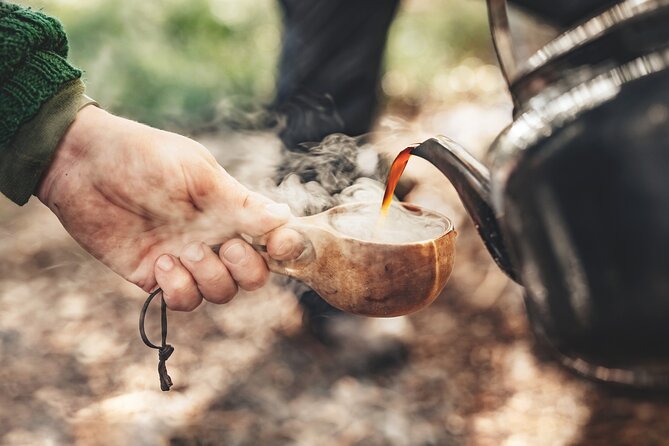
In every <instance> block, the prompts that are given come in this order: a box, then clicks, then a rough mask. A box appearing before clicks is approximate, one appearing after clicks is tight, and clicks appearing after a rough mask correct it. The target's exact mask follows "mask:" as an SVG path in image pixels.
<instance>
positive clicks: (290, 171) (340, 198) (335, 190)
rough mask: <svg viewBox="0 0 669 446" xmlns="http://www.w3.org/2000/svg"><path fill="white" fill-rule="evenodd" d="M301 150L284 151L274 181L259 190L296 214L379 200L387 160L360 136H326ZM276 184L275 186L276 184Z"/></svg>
mask: <svg viewBox="0 0 669 446" xmlns="http://www.w3.org/2000/svg"><path fill="white" fill-rule="evenodd" d="M304 149H305V151H304V152H291V151H287V150H285V151H284V152H283V153H282V160H281V161H280V164H279V166H278V168H277V173H276V176H275V178H274V184H272V182H271V181H270V180H268V181H266V182H265V183H264V185H262V186H261V192H263V193H264V194H266V195H267V196H269V197H270V198H272V199H274V200H276V201H279V202H282V203H286V204H288V206H290V208H291V210H292V211H293V213H294V214H295V215H298V216H304V215H312V214H316V213H319V212H322V211H325V210H327V209H329V208H331V207H334V206H337V205H339V204H343V203H352V202H360V201H378V203H379V205H380V203H381V198H382V197H383V190H384V187H385V186H384V184H385V183H384V181H385V176H386V173H387V172H388V164H389V163H388V161H387V160H385V159H383V158H381V157H380V155H379V154H378V153H377V152H376V150H374V148H373V146H372V145H371V144H370V143H364V142H362V138H352V137H349V136H346V135H342V134H332V135H329V136H327V137H326V138H325V139H324V140H323V141H322V142H320V143H318V144H309V145H305V146H304ZM276 184H278V185H276Z"/></svg>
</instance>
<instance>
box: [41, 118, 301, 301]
mask: <svg viewBox="0 0 669 446" xmlns="http://www.w3.org/2000/svg"><path fill="white" fill-rule="evenodd" d="M37 196H38V198H39V199H40V200H41V201H42V202H43V203H44V204H46V205H47V206H48V207H49V208H50V209H51V210H52V211H53V212H54V213H55V214H56V216H58V218H59V219H60V221H61V222H62V224H63V226H64V227H65V229H66V230H67V231H68V232H69V233H70V234H71V235H72V237H73V238H74V239H75V240H76V241H77V242H78V243H79V244H80V245H81V246H82V247H83V248H84V249H86V250H87V251H88V252H90V253H91V254H92V255H93V256H95V257H96V258H98V259H99V260H100V261H102V263H104V264H105V265H107V266H108V267H110V268H111V269H112V270H114V271H116V272H117V273H118V274H120V275H121V276H123V277H124V278H126V279H127V280H129V281H130V282H132V283H134V284H136V285H138V286H140V287H141V288H143V289H144V290H145V291H147V292H148V291H151V290H153V289H155V288H156V287H157V286H160V287H161V288H162V289H163V295H164V297H165V301H166V303H167V305H168V307H169V308H171V309H173V310H183V311H190V310H193V309H194V308H196V307H197V306H198V305H199V304H200V302H201V301H202V299H203V298H204V299H206V300H208V301H210V302H214V303H226V302H228V301H229V300H230V299H232V297H233V296H234V295H235V294H236V292H237V289H238V287H239V288H242V289H245V290H249V291H251V290H254V289H257V288H259V287H261V286H262V285H263V284H264V283H265V282H266V281H267V278H268V274H269V272H268V269H267V265H266V264H265V261H264V260H263V259H262V257H261V256H260V255H259V254H258V253H257V252H256V251H255V250H254V249H253V248H252V247H251V246H250V245H249V244H247V243H246V242H245V241H244V240H243V239H242V238H240V237H239V234H241V233H244V234H247V235H250V236H260V235H263V234H266V233H268V232H270V231H272V230H274V229H276V228H278V227H279V226H281V225H283V224H284V223H286V222H287V221H288V220H289V219H290V218H291V214H290V210H289V208H288V207H287V206H286V205H283V204H278V203H275V202H272V201H271V200H269V199H267V198H265V197H263V196H262V195H259V194H257V193H254V192H251V191H249V190H248V189H246V188H245V187H244V186H242V185H241V184H240V183H239V182H237V181H236V180H235V179H234V178H232V177H231V176H230V175H229V174H228V173H227V172H226V171H225V170H224V169H223V168H222V167H221V166H220V165H219V164H218V163H217V162H216V160H215V159H214V157H213V156H212V155H211V154H210V153H209V152H208V151H207V150H206V149H205V148H204V147H203V146H201V145H200V144H198V143H196V142H195V141H193V140H190V139H188V138H185V137H183V136H180V135H177V134H174V133H169V132H165V131H162V130H157V129H154V128H151V127H148V126H145V125H142V124H139V123H136V122H133V121H129V120H127V119H123V118H120V117H117V116H114V115H111V114H109V113H107V112H106V111H104V110H101V109H99V108H97V107H94V106H88V107H85V108H83V109H82V110H81V111H79V113H78V114H77V118H76V119H75V121H74V122H73V123H72V125H71V126H70V128H69V129H68V131H67V133H66V134H65V136H64V137H63V138H62V140H61V141H60V144H59V146H58V148H57V149H56V152H55V155H54V159H53V160H52V163H51V165H50V167H49V169H48V170H47V172H46V173H45V175H44V177H43V179H42V183H41V184H40V187H39V189H38V192H37ZM219 244H220V245H221V246H220V250H219V253H218V254H217V253H215V252H214V251H213V250H212V248H211V247H210V246H215V245H219ZM267 247H268V253H269V254H270V255H271V256H272V257H274V258H276V259H278V260H286V259H291V258H294V257H296V256H297V255H299V253H300V252H301V243H300V239H299V236H298V234H297V233H296V232H294V231H292V230H289V229H283V228H280V229H277V230H276V231H274V232H272V233H271V234H270V236H269V238H268V244H267Z"/></svg>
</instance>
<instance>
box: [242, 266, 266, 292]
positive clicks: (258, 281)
mask: <svg viewBox="0 0 669 446" xmlns="http://www.w3.org/2000/svg"><path fill="white" fill-rule="evenodd" d="M268 276H269V273H268V272H267V271H262V270H261V271H259V272H257V273H255V274H253V275H252V276H250V277H249V278H247V279H246V280H245V281H244V284H243V285H242V284H241V283H240V286H241V287H242V288H244V289H245V290H246V291H255V290H257V289H258V288H262V287H263V285H265V282H267V277H268Z"/></svg>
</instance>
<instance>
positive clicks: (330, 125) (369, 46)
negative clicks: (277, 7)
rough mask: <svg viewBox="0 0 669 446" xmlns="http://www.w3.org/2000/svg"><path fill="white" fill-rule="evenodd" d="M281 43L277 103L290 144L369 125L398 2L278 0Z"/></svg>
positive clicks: (351, 132)
mask: <svg viewBox="0 0 669 446" xmlns="http://www.w3.org/2000/svg"><path fill="white" fill-rule="evenodd" d="M279 3H280V4H281V9H282V13H283V22H284V33H283V49H282V51H281V58H280V63H279V79H278V85H277V94H276V99H275V102H274V109H275V111H277V112H278V113H279V115H280V116H282V117H283V118H284V128H283V130H282V131H281V133H280V136H281V139H282V140H283V142H284V144H285V145H286V147H287V148H288V149H289V150H300V147H299V144H300V143H302V142H313V141H320V140H322V139H323V138H324V137H325V136H327V135H329V134H331V133H344V134H347V135H349V136H357V135H360V134H363V133H366V132H368V131H369V129H370V127H371V125H372V122H373V120H374V116H375V113H376V107H377V104H378V90H379V77H380V74H381V65H382V58H383V53H384V48H385V45H386V36H387V34H388V28H389V27H390V24H391V22H392V20H393V18H394V16H395V13H396V11H397V6H398V4H399V0H279Z"/></svg>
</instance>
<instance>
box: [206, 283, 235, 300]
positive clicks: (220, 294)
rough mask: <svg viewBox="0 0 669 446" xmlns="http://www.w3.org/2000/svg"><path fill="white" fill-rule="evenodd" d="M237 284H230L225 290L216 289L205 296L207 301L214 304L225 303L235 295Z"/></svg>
mask: <svg viewBox="0 0 669 446" xmlns="http://www.w3.org/2000/svg"><path fill="white" fill-rule="evenodd" d="M237 291H238V289H237V285H235V284H232V285H231V286H229V287H228V289H227V290H217V291H216V293H214V294H212V295H210V296H207V297H206V298H207V300H208V301H209V302H212V303H215V304H227V303H228V302H230V301H231V300H232V299H233V298H234V297H235V296H236V295H237Z"/></svg>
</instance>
